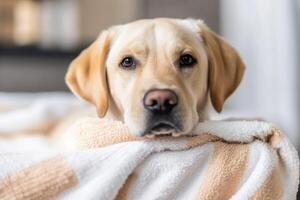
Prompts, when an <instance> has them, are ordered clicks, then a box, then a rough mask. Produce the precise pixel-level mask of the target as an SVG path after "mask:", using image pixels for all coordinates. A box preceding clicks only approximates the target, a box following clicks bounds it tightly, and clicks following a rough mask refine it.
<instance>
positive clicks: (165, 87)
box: [66, 18, 245, 136]
mask: <svg viewBox="0 0 300 200" xmlns="http://www.w3.org/2000/svg"><path fill="white" fill-rule="evenodd" d="M244 69H245V67H244V64H243V62H242V60H241V58H240V56H239V55H238V53H237V52H236V51H235V50H234V48H233V47H231V46H230V45H229V44H228V43H227V42H225V41H224V39H223V38H221V37H220V36H218V35H217V34H215V33H214V32H213V31H211V30H210V29H209V28H208V27H207V26H206V25H205V24H204V23H203V22H202V21H201V20H194V19H169V18H158V19H147V20H139V21H135V22H132V23H128V24H124V25H119V26H114V27H111V28H109V29H107V30H105V31H103V32H102V33H101V34H100V35H99V37H98V39H97V40H96V41H95V42H94V43H93V44H91V45H90V46H89V47H88V48H87V49H85V50H84V51H83V52H82V53H81V54H80V55H79V56H78V57H77V58H76V59H75V60H74V61H73V62H72V63H71V65H70V67H69V70H68V72H67V75H66V82H67V84H68V86H69V87H70V89H71V90H72V91H73V93H75V94H76V95H78V96H80V97H82V98H83V99H85V100H86V101H88V102H90V103H92V104H94V105H95V106H96V108H97V113H98V115H99V117H104V116H107V115H111V116H113V118H115V119H117V120H122V121H124V122H125V124H126V125H127V126H128V127H129V129H130V130H131V132H132V133H133V134H135V135H138V136H144V135H148V136H149V135H157V134H173V135H174V136H178V135H180V134H186V133H188V132H190V131H191V130H192V129H193V128H194V127H195V125H196V124H197V123H198V122H199V121H203V120H205V119H208V117H209V116H208V115H207V109H206V108H207V105H208V104H209V103H211V104H212V105H213V107H214V108H215V110H216V111H217V112H221V110H222V107H223V104H224V101H225V100H226V99H227V98H228V97H229V96H230V95H231V94H232V93H233V91H234V90H235V89H236V88H237V86H238V85H239V83H240V81H241V79H242V76H243V73H244Z"/></svg>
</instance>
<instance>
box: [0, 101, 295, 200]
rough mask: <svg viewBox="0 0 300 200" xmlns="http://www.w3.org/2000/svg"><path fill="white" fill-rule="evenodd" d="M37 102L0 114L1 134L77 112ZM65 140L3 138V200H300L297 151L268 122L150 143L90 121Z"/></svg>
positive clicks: (213, 124)
mask: <svg viewBox="0 0 300 200" xmlns="http://www.w3.org/2000/svg"><path fill="white" fill-rule="evenodd" d="M0 100H1V98H0ZM9 102H10V101H9ZM36 102H37V103H36V104H39V107H40V109H36V106H34V105H31V104H30V103H28V106H29V107H26V106H27V105H22V106H16V105H11V106H10V109H5V110H6V111H3V113H0V135H1V133H4V134H5V136H13V135H15V136H16V135H19V134H21V133H26V132H28V130H33V128H32V127H38V126H39V125H40V124H45V123H47V122H48V121H58V120H59V119H60V118H63V116H64V115H65V114H64V113H68V110H72V109H74V108H77V107H78V105H74V104H73V105H72V106H73V107H72V108H71V107H68V105H67V101H64V102H65V104H64V106H65V108H64V109H63V110H61V109H60V108H61V106H62V105H61V104H59V103H60V101H55V102H54V101H52V102H51V106H50V105H49V104H48V103H47V102H46V101H45V103H42V104H40V103H39V102H41V101H36ZM23 103H26V104H27V102H23ZM56 104H58V105H56ZM0 105H4V104H1V101H0ZM6 105H7V104H6ZM3 107H5V106H3ZM6 107H7V106H6ZM44 108H47V109H44ZM33 110H38V112H31V111H33ZM21 111H22V112H21ZM49 111H51V113H50V115H49ZM56 111H57V113H55V112H56ZM63 112H64V113H63ZM12 113H13V115H12ZM18 113H19V114H18ZM58 113H59V114H58ZM33 114H34V115H33ZM49 116H50V118H49ZM36 119H39V120H38V121H36ZM20 122H22V123H20ZM19 125H20V126H19ZM35 131H38V129H36V128H35ZM39 131H41V129H40V130H39ZM56 139H58V138H56ZM59 142H60V144H62V145H61V146H62V148H60V149H58V148H53V145H51V144H50V143H49V141H47V140H46V138H44V137H41V136H34V135H26V136H22V137H8V138H7V137H4V138H1V137H0V199H9V200H10V199H16V200H18V199H22V200H23V199H43V200H44V199H71V200H74V199H87V200H89V199H92V200H93V199H95V200H96V199H97V200H98V199H105V200H106V199H108V200H109V199H130V200H131V199H133V200H134V199H138V200H139V199H167V200H169V199H184V200H185V199H201V200H202V199H204V200H214V199H221V200H224V199H233V200H243V199H254V200H257V199H272V200H273V199H286V200H293V199H296V193H297V186H298V182H299V160H298V155H297V152H296V150H295V148H294V147H293V146H292V145H291V143H290V141H289V140H288V139H287V138H286V136H285V135H284V134H282V133H281V132H280V131H279V130H278V129H277V128H276V127H275V126H274V125H272V124H270V123H267V122H261V121H206V122H203V123H200V124H198V126H197V127H196V128H195V129H194V130H193V132H192V133H190V134H189V135H187V136H182V137H178V138H172V137H159V138H153V139H148V138H142V137H135V136H133V135H131V134H130V132H129V130H128V129H127V127H126V126H125V125H124V124H123V123H121V122H116V121H109V120H101V119H98V118H83V119H80V120H79V121H77V122H75V123H74V124H73V126H72V127H71V128H70V129H69V130H68V131H66V132H65V133H64V134H63V135H61V138H60V139H59Z"/></svg>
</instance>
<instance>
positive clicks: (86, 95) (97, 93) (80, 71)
mask: <svg viewBox="0 0 300 200" xmlns="http://www.w3.org/2000/svg"><path fill="white" fill-rule="evenodd" d="M110 41H111V36H110V35H109V32H108V31H104V32H102V33H101V34H100V36H99V37H98V39H97V40H96V41H95V42H94V43H92V44H91V45H90V46H89V47H88V48H87V49H85V50H83V51H82V52H81V53H80V55H79V56H78V57H77V58H75V60H73V61H72V63H71V64H70V66H69V69H68V72H67V74H66V77H65V80H66V83H67V85H68V86H69V88H70V89H71V91H72V92H73V93H74V94H76V95H78V96H80V97H81V98H83V99H84V100H86V101H88V102H90V103H92V104H94V105H95V106H96V108H97V113H98V115H99V117H103V116H104V115H105V114H106V112H107V109H108V98H109V97H108V96H109V94H108V86H107V80H106V70H105V68H106V66H105V61H106V57H107V54H108V51H109V46H110Z"/></svg>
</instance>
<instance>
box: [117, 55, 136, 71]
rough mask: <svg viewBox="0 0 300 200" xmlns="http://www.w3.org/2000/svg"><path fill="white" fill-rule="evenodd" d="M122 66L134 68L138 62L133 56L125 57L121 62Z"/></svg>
mask: <svg viewBox="0 0 300 200" xmlns="http://www.w3.org/2000/svg"><path fill="white" fill-rule="evenodd" d="M120 67H122V68H124V69H134V68H135V67H136V62H135V60H134V58H133V57H125V58H124V59H123V60H122V62H121V63H120Z"/></svg>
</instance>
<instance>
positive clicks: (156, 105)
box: [143, 89, 178, 114]
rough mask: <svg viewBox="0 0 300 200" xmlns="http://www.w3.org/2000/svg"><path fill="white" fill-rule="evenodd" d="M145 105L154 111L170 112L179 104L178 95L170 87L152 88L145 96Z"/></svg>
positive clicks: (160, 112)
mask: <svg viewBox="0 0 300 200" xmlns="http://www.w3.org/2000/svg"><path fill="white" fill-rule="evenodd" d="M143 103H144V107H145V108H146V109H147V110H150V111H151V112H152V113H155V114H157V113H159V114H168V113H170V112H171V111H172V109H173V108H174V107H175V106H176V105H177V103H178V98H177V95H176V94H175V93H174V92H173V91H172V90H168V89H154V90H150V91H149V92H147V93H146V95H145V96H144V102H143Z"/></svg>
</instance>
